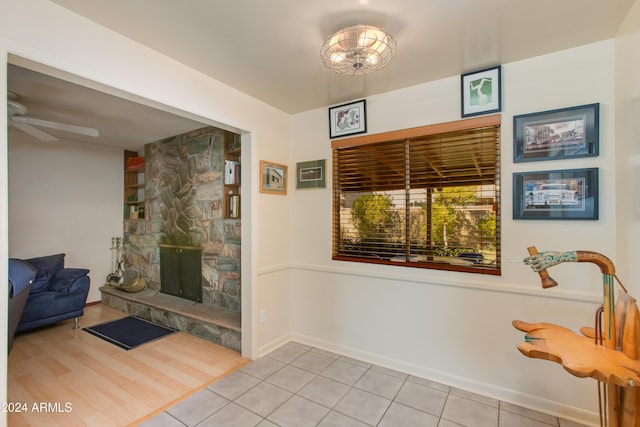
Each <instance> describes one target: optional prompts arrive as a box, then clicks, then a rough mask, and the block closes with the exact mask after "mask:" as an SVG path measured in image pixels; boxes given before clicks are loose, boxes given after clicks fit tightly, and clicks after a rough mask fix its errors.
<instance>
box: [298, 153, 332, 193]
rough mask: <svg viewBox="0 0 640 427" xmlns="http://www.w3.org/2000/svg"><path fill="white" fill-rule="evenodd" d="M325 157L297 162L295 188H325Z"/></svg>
mask: <svg viewBox="0 0 640 427" xmlns="http://www.w3.org/2000/svg"><path fill="white" fill-rule="evenodd" d="M326 163H327V161H326V159H322V160H312V161H308V162H298V163H297V164H296V188H325V187H326V186H327V173H326Z"/></svg>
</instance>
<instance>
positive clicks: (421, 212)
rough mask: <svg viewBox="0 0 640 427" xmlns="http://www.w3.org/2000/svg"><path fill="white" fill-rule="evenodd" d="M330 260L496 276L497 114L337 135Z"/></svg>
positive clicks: (498, 249) (498, 175) (498, 251)
mask: <svg viewBox="0 0 640 427" xmlns="http://www.w3.org/2000/svg"><path fill="white" fill-rule="evenodd" d="M332 147H333V212H334V221H333V259H336V260H345V261H356V262H370V263H381V264H393V265H401V266H410V267H422V268H434V269H442V270H456V271H467V272H477V273H486V274H500V212H499V200H500V197H499V194H498V193H499V188H500V185H499V184H500V161H499V156H500V116H499V115H493V116H484V117H480V118H475V119H469V120H462V121H457V122H451V123H444V124H440V125H432V126H424V127H420V128H413V129H407V130H404V131H397V132H388V133H384V134H378V135H365V136H361V137H357V138H350V139H342V140H337V141H334V142H333V143H332Z"/></svg>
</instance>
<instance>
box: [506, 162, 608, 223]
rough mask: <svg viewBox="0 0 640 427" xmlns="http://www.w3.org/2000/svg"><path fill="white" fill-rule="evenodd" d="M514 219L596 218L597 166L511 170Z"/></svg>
mask: <svg viewBox="0 0 640 427" xmlns="http://www.w3.org/2000/svg"><path fill="white" fill-rule="evenodd" d="M513 219H598V169H597V168H589V169H567V170H556V171H546V172H524V173H514V174H513Z"/></svg>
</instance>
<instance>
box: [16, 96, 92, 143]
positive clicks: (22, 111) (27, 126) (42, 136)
mask: <svg viewBox="0 0 640 427" xmlns="http://www.w3.org/2000/svg"><path fill="white" fill-rule="evenodd" d="M17 100H18V95H16V94H15V93H13V92H8V93H7V116H8V122H9V125H10V126H14V127H15V128H17V129H20V130H21V131H23V132H25V133H28V134H29V135H31V136H33V137H35V138H38V139H39V140H41V141H46V142H50V141H57V140H58V138H56V137H55V136H53V135H50V134H48V133H46V132H44V131H42V130H40V129H38V128H36V127H35V126H39V127H44V128H49V129H56V130H61V131H64V132H71V133H77V134H80V135H86V136H92V137H97V136H98V135H99V132H98V130H97V129H94V128H89V127H84V126H76V125H70V124H66V123H59V122H52V121H49V120H42V119H36V118H33V117H28V116H27V112H28V109H27V107H25V106H24V105H23V104H21V103H19V102H18V101H17Z"/></svg>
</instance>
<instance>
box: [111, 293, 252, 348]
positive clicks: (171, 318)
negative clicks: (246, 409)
mask: <svg viewBox="0 0 640 427" xmlns="http://www.w3.org/2000/svg"><path fill="white" fill-rule="evenodd" d="M100 290H101V291H102V303H103V304H105V305H107V306H109V307H113V308H115V309H118V310H120V311H124V312H126V313H128V314H131V315H135V316H138V317H141V318H143V319H147V320H150V321H153V322H155V323H159V324H161V325H165V326H169V327H171V328H174V329H177V330H179V331H183V332H187V333H189V334H192V335H195V336H197V337H200V338H203V339H206V340H208V341H211V342H214V343H216V344H220V345H222V346H224V347H227V348H230V349H233V350H237V351H241V341H240V340H241V338H240V335H241V334H240V313H239V312H235V311H231V310H226V309H223V308H219V307H214V306H211V305H205V304H200V303H194V302H193V301H188V300H185V299H183V298H179V297H175V296H172V295H167V294H162V293H160V292H158V291H157V290H153V289H149V288H147V289H144V290H142V291H140V292H136V293H130V292H125V291H121V290H119V289H115V288H107V287H102V288H101V289H100Z"/></svg>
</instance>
